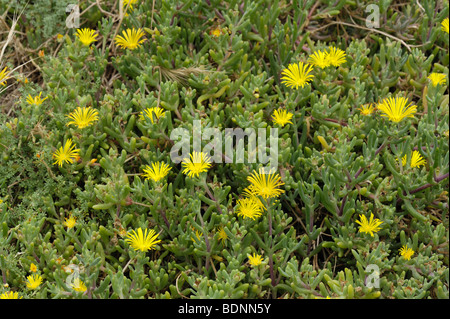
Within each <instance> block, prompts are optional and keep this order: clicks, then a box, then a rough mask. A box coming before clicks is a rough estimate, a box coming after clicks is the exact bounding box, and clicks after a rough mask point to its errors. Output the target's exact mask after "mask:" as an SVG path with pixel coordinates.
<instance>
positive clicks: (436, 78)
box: [428, 72, 447, 86]
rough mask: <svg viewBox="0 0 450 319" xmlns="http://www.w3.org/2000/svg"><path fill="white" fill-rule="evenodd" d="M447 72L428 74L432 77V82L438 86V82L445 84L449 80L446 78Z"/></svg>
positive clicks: (429, 77)
mask: <svg viewBox="0 0 450 319" xmlns="http://www.w3.org/2000/svg"><path fill="white" fill-rule="evenodd" d="M445 76H446V75H445V74H443V73H434V72H433V73H431V74H430V75H429V76H428V79H430V81H431V84H433V86H437V85H438V84H441V85H444V84H445V83H446V82H447V79H446V78H445Z"/></svg>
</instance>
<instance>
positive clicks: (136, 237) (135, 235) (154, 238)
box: [125, 227, 161, 252]
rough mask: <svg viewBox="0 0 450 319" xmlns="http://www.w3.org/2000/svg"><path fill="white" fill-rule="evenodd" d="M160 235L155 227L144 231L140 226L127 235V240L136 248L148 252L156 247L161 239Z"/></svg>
mask: <svg viewBox="0 0 450 319" xmlns="http://www.w3.org/2000/svg"><path fill="white" fill-rule="evenodd" d="M158 235H159V234H156V232H155V231H154V230H153V229H150V231H149V230H148V229H145V231H142V228H141V227H139V228H138V230H137V232H136V231H135V230H132V231H131V233H129V234H128V235H127V238H126V239H125V241H126V242H128V243H129V244H130V246H131V247H132V248H133V249H134V250H140V251H144V252H146V251H148V250H151V249H155V248H154V246H155V245H156V244H157V243H159V242H160V241H161V240H159V239H158Z"/></svg>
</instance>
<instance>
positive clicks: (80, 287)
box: [70, 277, 87, 292]
mask: <svg viewBox="0 0 450 319" xmlns="http://www.w3.org/2000/svg"><path fill="white" fill-rule="evenodd" d="M70 286H71V287H72V289H73V290H75V291H78V292H85V291H86V290H87V287H86V285H85V284H84V282H83V281H81V279H80V278H78V277H77V278H75V279H74V280H73V284H71V285H70Z"/></svg>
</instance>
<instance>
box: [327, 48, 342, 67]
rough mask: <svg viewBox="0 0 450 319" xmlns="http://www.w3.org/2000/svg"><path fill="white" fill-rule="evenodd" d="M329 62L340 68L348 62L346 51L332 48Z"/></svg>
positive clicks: (329, 53)
mask: <svg viewBox="0 0 450 319" xmlns="http://www.w3.org/2000/svg"><path fill="white" fill-rule="evenodd" d="M327 58H328V62H329V63H330V64H331V65H333V66H340V65H341V64H343V63H345V62H347V60H346V58H345V51H342V50H341V49H338V48H335V47H331V48H330V49H329V51H328V54H327Z"/></svg>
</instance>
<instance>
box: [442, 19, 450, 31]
mask: <svg viewBox="0 0 450 319" xmlns="http://www.w3.org/2000/svg"><path fill="white" fill-rule="evenodd" d="M441 30H442V31H444V32H447V33H449V23H448V18H445V19H444V20H443V21H442V22H441Z"/></svg>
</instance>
